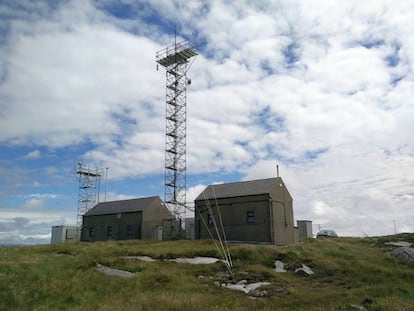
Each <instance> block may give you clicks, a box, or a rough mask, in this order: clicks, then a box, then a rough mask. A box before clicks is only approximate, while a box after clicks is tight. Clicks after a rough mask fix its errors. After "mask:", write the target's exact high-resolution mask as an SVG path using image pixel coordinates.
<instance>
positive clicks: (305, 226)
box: [297, 220, 313, 240]
mask: <svg viewBox="0 0 414 311" xmlns="http://www.w3.org/2000/svg"><path fill="white" fill-rule="evenodd" d="M297 224H298V229H299V239H300V240H302V239H306V238H312V237H313V232H312V221H311V220H298V221H297Z"/></svg>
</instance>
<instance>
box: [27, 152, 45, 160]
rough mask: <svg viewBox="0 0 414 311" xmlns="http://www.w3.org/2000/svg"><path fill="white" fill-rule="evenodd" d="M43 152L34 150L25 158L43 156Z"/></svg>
mask: <svg viewBox="0 0 414 311" xmlns="http://www.w3.org/2000/svg"><path fill="white" fill-rule="evenodd" d="M41 155H42V154H41V152H40V151H39V150H33V151H30V152H29V153H27V154H26V155H25V156H24V158H26V159H39V158H40V157H41Z"/></svg>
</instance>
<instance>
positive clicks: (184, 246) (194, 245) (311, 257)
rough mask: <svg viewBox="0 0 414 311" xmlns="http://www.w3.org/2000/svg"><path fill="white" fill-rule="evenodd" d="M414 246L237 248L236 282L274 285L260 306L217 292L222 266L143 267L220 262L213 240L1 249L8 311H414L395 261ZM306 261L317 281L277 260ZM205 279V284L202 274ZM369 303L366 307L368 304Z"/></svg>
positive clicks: (411, 278) (410, 270) (406, 279)
mask: <svg viewBox="0 0 414 311" xmlns="http://www.w3.org/2000/svg"><path fill="white" fill-rule="evenodd" d="M397 240H405V241H411V242H413V241H414V234H405V235H398V236H390V237H379V238H338V239H318V240H314V239H310V240H307V241H305V242H304V243H302V244H300V245H297V246H287V247H276V246H270V245H246V244H234V245H230V249H231V254H232V258H233V263H234V272H235V278H236V280H241V279H247V280H248V281H249V282H256V281H268V282H271V284H272V285H270V286H269V287H268V288H267V292H268V294H269V296H268V297H266V298H262V299H252V298H250V297H248V296H246V295H244V294H243V293H240V292H234V291H230V290H227V289H222V288H218V287H216V286H214V285H213V282H214V281H215V280H219V281H220V282H225V281H226V277H227V276H226V273H225V272H226V269H225V267H224V265H223V264H221V263H217V264H213V265H189V264H178V263H174V262H167V261H163V260H160V261H157V262H141V261H135V260H128V259H125V258H123V257H124V256H136V255H147V256H151V257H154V258H159V259H170V258H176V257H180V256H181V257H194V256H209V257H210V256H213V257H218V256H219V255H218V252H217V250H216V249H215V247H214V244H213V243H212V242H211V241H172V242H159V241H138V240H137V241H120V242H97V243H67V244H59V245H47V246H34V247H3V248H0V310H124V309H132V310H346V306H349V305H352V304H358V305H364V306H365V307H367V309H368V310H414V264H412V263H410V264H408V263H401V262H397V261H396V260H394V259H393V258H391V257H390V255H389V250H390V246H388V245H386V244H385V242H387V241H397ZM275 260H282V261H283V262H284V263H285V264H286V265H287V266H288V267H290V268H291V269H293V268H295V267H298V266H299V265H300V264H301V263H305V264H306V265H308V266H310V267H311V268H312V269H313V271H314V272H315V274H314V275H312V276H310V277H300V276H297V275H295V274H294V273H291V272H289V273H276V272H275V271H274V270H273V268H274V261H275ZM96 263H101V264H103V265H106V266H109V267H112V268H116V269H124V270H128V271H131V272H135V273H136V276H134V277H132V278H129V279H122V278H117V277H109V276H106V275H103V274H101V273H99V272H97V271H96ZM200 275H201V276H203V277H199V276H200ZM364 303H365V304H364Z"/></svg>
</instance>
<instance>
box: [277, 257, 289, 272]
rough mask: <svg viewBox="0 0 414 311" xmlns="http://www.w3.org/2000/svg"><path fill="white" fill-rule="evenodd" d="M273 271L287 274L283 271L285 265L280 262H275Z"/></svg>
mask: <svg viewBox="0 0 414 311" xmlns="http://www.w3.org/2000/svg"><path fill="white" fill-rule="evenodd" d="M275 271H276V272H279V273H284V272H287V270H286V269H285V264H284V263H283V262H282V261H280V260H276V261H275Z"/></svg>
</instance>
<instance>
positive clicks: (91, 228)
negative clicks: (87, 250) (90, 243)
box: [89, 227, 95, 238]
mask: <svg viewBox="0 0 414 311" xmlns="http://www.w3.org/2000/svg"><path fill="white" fill-rule="evenodd" d="M94 236H95V228H94V227H90V228H89V237H90V238H93V237H94Z"/></svg>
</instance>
